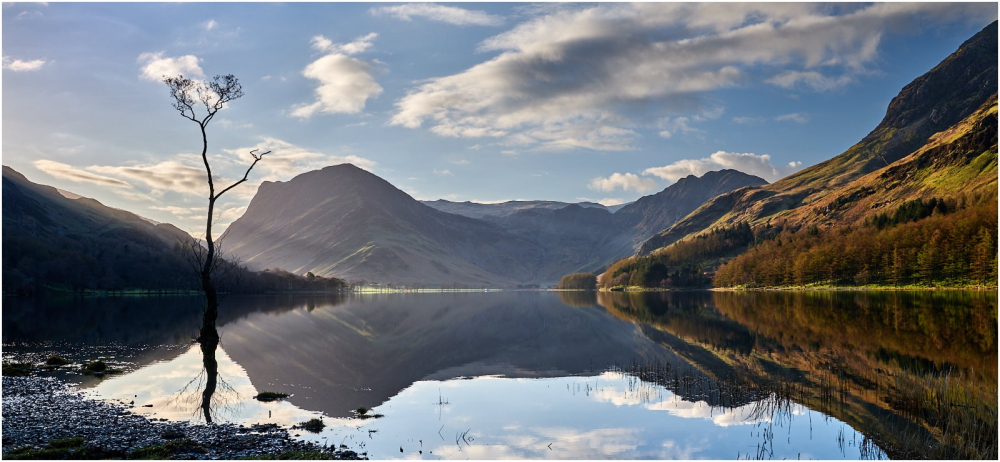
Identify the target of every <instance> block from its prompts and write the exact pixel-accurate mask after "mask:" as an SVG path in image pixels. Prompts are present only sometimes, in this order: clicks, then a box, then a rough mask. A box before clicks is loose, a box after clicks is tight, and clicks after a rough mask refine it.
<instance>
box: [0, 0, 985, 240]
mask: <svg viewBox="0 0 1000 462" xmlns="http://www.w3.org/2000/svg"><path fill="white" fill-rule="evenodd" d="M996 18H997V4H996V3H941V4H935V3H886V4H853V3H852V4H847V3H834V4H820V3H808V4H799V3H767V4H763V3H670V4H657V3H637V4H628V3H599V4H589V3H588V4H573V3H542V4H532V3H440V4H435V3H282V4H277V3H186V2H180V3H97V4H94V3H47V4H46V3H4V4H3V9H2V27H3V29H2V38H3V42H2V49H3V73H2V80H0V85H2V91H3V120H2V122H3V146H2V148H3V152H2V157H3V164H4V165H7V166H10V167H11V168H13V169H15V170H17V171H19V172H20V173H22V174H24V175H25V176H27V177H28V179H29V180H31V181H34V182H37V183H42V184H48V185H52V186H55V187H57V188H60V189H63V190H67V191H72V192H74V193H77V194H81V195H83V196H87V197H92V198H95V199H97V200H99V201H101V202H102V203H104V204H105V205H109V206H112V207H117V208H121V209H125V210H128V211H131V212H134V213H137V214H139V215H142V216H144V217H147V218H150V219H153V220H156V221H159V222H169V223H173V224H175V225H177V226H178V227H180V228H181V229H184V230H186V231H188V232H191V233H193V234H195V235H200V233H201V232H200V230H201V229H203V227H204V220H205V219H204V217H205V213H206V210H207V196H208V188H207V186H206V183H205V172H204V167H203V166H202V161H201V158H200V153H201V135H200V131H199V128H198V125H197V124H195V123H194V122H192V121H190V120H187V119H184V118H182V117H181V116H180V114H179V113H178V112H177V110H175V109H174V108H173V107H172V105H171V103H172V99H171V98H170V95H169V92H168V90H167V87H166V86H165V85H164V84H163V82H162V79H163V77H164V76H174V75H184V76H185V77H189V78H193V79H196V80H199V81H205V80H210V79H211V78H212V77H214V76H216V75H220V74H221V75H225V74H233V75H235V76H236V77H237V78H238V79H239V81H240V83H241V84H242V87H243V92H244V96H243V97H241V98H239V99H237V100H235V101H232V102H230V103H229V104H227V105H226V107H224V108H222V109H221V110H220V111H219V112H218V114H217V115H216V116H215V118H214V119H213V120H212V122H211V123H210V124H209V126H208V141H209V157H210V162H211V164H212V169H213V173H214V174H215V178H216V184H217V185H221V186H226V185H228V184H231V183H232V182H233V181H235V180H237V179H239V178H242V176H243V174H244V172H245V171H246V168H247V166H248V165H249V164H250V162H252V158H251V157H250V151H251V150H253V149H261V150H262V151H268V150H270V151H271V154H269V155H267V156H265V157H264V159H263V160H262V161H261V162H260V163H258V164H257V166H256V167H255V168H254V169H253V171H251V173H250V174H249V177H248V181H247V182H246V183H244V184H242V185H240V186H238V187H236V188H234V189H233V190H231V191H230V192H228V193H226V195H224V196H222V198H221V199H220V200H219V204H218V206H217V216H216V217H215V221H216V226H217V229H224V228H225V227H227V226H228V225H229V223H231V222H232V221H233V220H235V219H236V218H238V217H239V216H240V215H241V214H242V212H243V211H244V210H245V209H246V206H247V205H248V204H249V202H250V200H251V199H252V198H253V195H254V194H255V193H256V190H257V187H258V186H259V185H260V183H261V182H262V181H288V180H290V179H292V178H293V177H295V176H296V175H298V174H301V173H305V172H307V171H311V170H315V169H319V168H322V167H325V166H328V165H335V164H340V163H344V162H350V163H353V164H355V165H357V166H359V167H362V168H364V169H366V170H369V171H371V172H372V173H374V174H376V175H378V176H380V177H382V178H384V179H385V180H387V181H389V182H390V183H392V184H393V185H395V186H396V187H398V188H400V189H402V190H403V191H405V192H407V193H409V194H410V195H411V196H413V197H414V198H416V199H420V200H435V199H448V200H453V201H467V200H469V201H476V202H498V201H506V200H557V201H566V202H579V201H594V202H601V203H604V204H606V205H613V204H618V203H623V202H629V201H633V200H635V199H637V198H639V197H641V196H644V195H648V194H653V193H655V192H657V191H660V190H662V189H663V188H665V187H667V186H669V185H671V184H673V183H674V182H676V181H677V180H678V179H679V178H682V177H685V176H687V175H692V174H693V175H698V176H700V175H702V174H704V173H706V172H708V171H712V170H720V169H723V168H735V169H737V170H741V171H744V172H746V173H750V174H754V175H758V176H760V177H762V178H764V179H766V180H768V181H774V180H777V179H779V178H781V177H784V176H786V175H788V174H791V173H794V172H795V171H798V170H800V169H802V168H805V167H808V166H810V165H814V164H816V163H819V162H822V161H823V160H826V159H829V158H831V157H833V156H836V155H837V154H840V153H841V152H843V151H844V150H846V149H847V148H849V147H850V146H851V145H853V144H854V143H856V142H858V141H860V140H861V138H863V137H864V136H865V135H866V134H867V133H868V132H869V131H871V130H872V129H873V128H875V126H876V125H877V124H878V122H879V121H880V120H881V119H882V117H883V116H884V115H885V109H886V107H887V105H888V103H889V101H890V100H891V99H892V97H893V96H895V95H896V94H897V93H898V92H899V90H900V89H901V88H902V87H903V86H904V85H906V84H907V83H909V82H910V81H911V80H913V79H914V78H916V77H918V76H920V75H921V74H923V73H925V72H927V71H928V70H930V69H931V68H933V67H934V66H935V65H936V64H937V63H939V62H940V61H941V60H942V59H944V58H945V57H947V56H948V55H949V54H950V53H952V52H953V51H954V50H955V49H957V48H958V46H959V45H961V43H962V42H964V41H965V40H967V39H968V38H969V37H971V36H972V35H974V34H975V33H976V32H978V31H979V30H981V29H982V28H983V27H985V26H986V25H988V24H989V23H990V22H992V21H994V20H996Z"/></svg>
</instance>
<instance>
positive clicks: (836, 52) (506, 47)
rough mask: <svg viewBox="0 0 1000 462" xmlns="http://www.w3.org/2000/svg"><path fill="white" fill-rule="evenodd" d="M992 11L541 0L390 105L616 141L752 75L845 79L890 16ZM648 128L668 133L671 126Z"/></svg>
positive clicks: (511, 138) (512, 137)
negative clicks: (472, 59) (469, 55)
mask: <svg viewBox="0 0 1000 462" xmlns="http://www.w3.org/2000/svg"><path fill="white" fill-rule="evenodd" d="M991 9H992V10H991ZM995 10H996V8H995V5H991V4H958V5H956V4H934V3H890V4H875V5H845V6H844V7H843V8H829V7H827V6H825V5H820V4H811V3H808V4H801V3H726V4H715V3H637V4H620V3H607V4H598V5H596V6H595V5H587V6H580V5H572V6H569V7H564V8H558V9H554V10H552V11H549V10H545V11H546V12H545V14H542V15H539V16H535V17H533V18H532V19H529V20H528V21H526V22H524V23H522V24H519V25H518V26H516V27H514V28H513V29H511V30H509V31H507V32H504V33H502V34H499V35H496V36H494V37H491V38H489V39H487V40H485V41H484V42H483V43H482V44H481V45H480V49H481V50H482V51H484V52H491V53H496V54H492V55H491V56H492V57H491V58H489V59H487V60H485V61H483V62H481V63H479V64H476V65H474V66H472V67H469V68H468V69H466V70H464V71H461V72H458V73H455V74H452V75H446V76H441V77H436V78H432V79H430V80H427V81H424V82H422V83H420V84H419V85H418V86H417V87H416V88H414V89H412V90H411V91H410V92H408V94H407V95H406V96H405V97H403V98H402V99H400V100H399V101H398V102H397V103H396V111H395V114H394V115H393V117H392V119H391V123H392V124H395V125H400V126H404V127H409V128H418V127H427V128H429V129H430V130H431V131H432V132H433V133H436V134H438V135H440V136H447V137H462V138H497V139H498V140H499V142H502V143H504V144H507V145H512V146H520V147H521V149H523V150H533V149H549V150H566V149H581V148H582V149H593V150H607V151H610V150H627V149H632V148H633V147H634V142H635V140H636V139H638V138H639V137H640V136H641V134H640V133H639V131H637V130H640V129H641V127H642V126H643V122H642V121H643V120H650V119H656V118H661V117H663V116H665V115H669V117H670V118H671V119H670V120H671V121H672V122H673V121H674V120H678V119H679V118H680V117H688V118H689V120H688V122H690V121H691V120H692V119H691V118H692V116H691V115H690V114H692V113H697V112H698V111H699V110H701V108H702V107H703V106H704V105H705V94H706V93H707V92H711V91H713V90H717V89H720V88H726V87H732V86H738V85H746V84H748V82H752V81H753V80H754V79H761V80H764V79H767V80H768V81H769V82H770V83H772V84H774V85H779V86H785V87H789V88H792V87H796V86H805V87H806V88H807V89H813V90H817V91H823V90H826V89H832V88H836V87H838V86H842V85H847V84H849V83H850V82H851V81H852V80H851V79H854V78H856V77H857V76H859V75H863V74H864V73H865V72H867V66H869V65H870V64H871V63H873V62H875V60H876V58H877V55H878V47H879V44H880V43H881V39H882V36H883V33H884V31H885V30H886V29H888V28H889V27H892V28H893V29H894V30H897V31H898V30H905V29H906V28H907V27H911V26H913V25H914V24H916V23H917V21H916V20H917V19H926V18H931V21H930V23H932V24H942V23H947V22H954V21H960V20H966V19H969V18H973V17H976V16H979V15H983V14H993V15H995V14H996V11H995ZM921 24H923V27H927V24H928V22H927V21H922V22H921ZM762 74H763V75H762ZM769 74H770V76H769V77H768V75H769ZM649 108H654V109H649ZM637 109H646V111H647V113H642V110H639V111H637ZM648 112H654V113H653V114H649V113H648ZM687 126H688V127H691V125H690V124H689V125H687ZM657 131H658V132H659V134H660V136H663V137H667V136H673V135H674V134H675V132H677V129H676V128H675V129H671V128H659V129H658V130H657Z"/></svg>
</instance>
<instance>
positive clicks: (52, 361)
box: [45, 355, 72, 366]
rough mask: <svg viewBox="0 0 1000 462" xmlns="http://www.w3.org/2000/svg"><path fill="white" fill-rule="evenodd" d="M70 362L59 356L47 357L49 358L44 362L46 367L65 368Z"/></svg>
mask: <svg viewBox="0 0 1000 462" xmlns="http://www.w3.org/2000/svg"><path fill="white" fill-rule="evenodd" d="M71 362H72V361H70V360H68V359H66V358H63V357H62V356H59V355H52V356H49V358H48V359H46V360H45V364H46V365H47V366H65V365H67V364H69V363H71Z"/></svg>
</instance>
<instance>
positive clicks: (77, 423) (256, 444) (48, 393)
mask: <svg viewBox="0 0 1000 462" xmlns="http://www.w3.org/2000/svg"><path fill="white" fill-rule="evenodd" d="M76 437H79V438H83V440H84V444H85V445H86V447H87V448H91V449H96V452H98V453H100V452H105V453H107V454H113V455H118V456H119V457H126V458H128V457H129V455H130V454H131V453H132V452H133V451H135V450H138V449H142V448H148V447H151V446H156V445H163V444H165V443H169V442H171V441H175V442H176V441H182V440H183V441H184V442H185V445H184V446H185V447H189V449H182V450H179V451H175V452H173V453H172V454H171V457H173V458H178V459H238V458H246V457H261V456H264V457H267V456H268V455H278V454H281V453H284V452H289V451H321V452H323V453H326V454H329V456H330V457H331V458H336V459H358V458H361V457H362V456H363V455H359V454H357V453H355V452H354V451H349V450H347V449H346V448H338V449H334V448H325V447H321V446H317V445H315V444H312V443H307V442H302V441H297V440H294V439H292V438H291V436H289V434H288V431H287V430H286V429H284V428H281V427H278V426H276V425H270V426H264V425H262V426H253V427H244V426H238V425H234V424H212V425H205V424H191V423H187V422H161V421H155V420H151V419H148V418H146V417H143V416H140V415H136V414H133V413H131V412H129V410H128V409H127V408H126V407H125V406H122V405H119V404H116V403H109V402H105V401H97V400H93V399H87V398H86V397H84V396H83V394H82V393H80V392H78V391H75V390H74V389H73V388H72V387H70V386H69V385H67V384H65V383H62V382H61V381H59V380H58V379H55V378H51V377H3V452H4V458H5V459H6V458H7V453H8V452H9V451H11V450H13V449H16V448H23V447H25V446H29V447H35V448H43V447H45V446H46V444H48V443H49V442H50V441H52V440H59V439H66V438H76ZM185 439H186V440H185ZM192 441H193V442H194V443H196V444H192V443H191V442H192Z"/></svg>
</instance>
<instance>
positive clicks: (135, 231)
mask: <svg viewBox="0 0 1000 462" xmlns="http://www.w3.org/2000/svg"><path fill="white" fill-rule="evenodd" d="M67 196H68V197H67ZM71 197H75V198H71ZM190 240H191V236H189V235H188V234H187V233H185V232H183V231H181V230H180V229H178V228H176V227H175V226H173V225H170V224H165V223H164V224H157V223H155V222H152V221H150V220H148V219H146V218H143V217H140V216H138V215H135V214H133V213H130V212H126V211H124V210H119V209H115V208H111V207H107V206H105V205H103V204H101V203H100V202H98V201H96V200H94V199H89V198H86V197H81V196H79V195H77V194H72V193H68V194H65V195H64V194H63V193H61V192H60V191H59V190H57V189H56V188H53V187H51V186H45V185H40V184H36V183H32V182H31V181H29V180H28V179H27V178H25V177H24V175H21V174H20V173H18V172H16V171H15V170H14V169H12V168H10V167H7V166H4V167H3V244H4V245H3V247H4V251H3V269H4V271H3V290H4V292H5V293H25V292H37V291H40V290H41V289H43V288H45V287H47V286H48V287H59V288H66V289H75V290H80V289H113V290H120V289H125V288H163V289H167V288H170V289H187V288H193V287H195V284H196V282H197V281H196V280H195V279H194V273H193V272H192V271H191V269H190V268H189V267H188V265H187V263H186V262H185V261H184V260H183V258H182V257H181V254H180V252H179V251H178V250H177V249H176V248H175V246H176V245H177V244H178V242H180V241H190Z"/></svg>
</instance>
